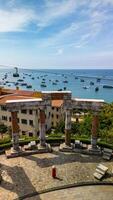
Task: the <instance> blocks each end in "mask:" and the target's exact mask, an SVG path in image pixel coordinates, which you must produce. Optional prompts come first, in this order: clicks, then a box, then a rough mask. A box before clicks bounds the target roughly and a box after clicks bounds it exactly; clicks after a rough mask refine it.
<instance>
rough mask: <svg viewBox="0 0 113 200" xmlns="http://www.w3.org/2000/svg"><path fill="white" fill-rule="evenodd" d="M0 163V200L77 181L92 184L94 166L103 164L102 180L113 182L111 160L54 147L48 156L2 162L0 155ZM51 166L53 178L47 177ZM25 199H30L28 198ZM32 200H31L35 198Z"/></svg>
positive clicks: (3, 157)
mask: <svg viewBox="0 0 113 200" xmlns="http://www.w3.org/2000/svg"><path fill="white" fill-rule="evenodd" d="M0 163H1V167H0V168H1V170H2V176H3V181H2V182H1V184H0V186H1V187H0V200H13V199H15V198H18V197H20V196H23V195H25V194H29V193H33V192H36V191H37V192H40V191H41V190H44V189H49V188H53V187H59V186H64V185H68V184H73V183H78V182H88V181H96V179H95V178H94V177H93V173H94V171H95V168H96V166H97V164H98V163H103V164H105V165H106V166H107V167H108V168H109V170H108V173H109V174H108V175H107V176H106V177H105V178H104V179H103V181H107V182H108V181H110V182H113V176H111V175H110V174H111V171H112V167H113V159H112V160H111V161H110V162H108V161H103V159H102V158H101V157H99V156H89V155H83V154H79V153H63V152H59V151H58V149H57V148H54V151H53V152H52V153H44V154H35V155H30V156H26V157H18V158H13V159H6V157H5V155H0ZM52 165H55V166H56V167H57V176H58V178H57V179H53V178H52V177H51V167H52ZM28 199H29V200H30V198H28ZM33 199H34V200H35V199H36V197H34V198H32V200H33ZM39 199H40V198H39ZM46 199H47V198H46ZM69 199H71V198H69ZM37 200H38V198H37ZM40 200H41V199H40ZM42 200H43V198H42Z"/></svg>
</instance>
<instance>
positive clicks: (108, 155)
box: [103, 148, 112, 160]
mask: <svg viewBox="0 0 113 200" xmlns="http://www.w3.org/2000/svg"><path fill="white" fill-rule="evenodd" d="M111 156H112V149H108V148H104V149H103V159H105V160H110V159H111Z"/></svg>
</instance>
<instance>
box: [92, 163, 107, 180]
mask: <svg viewBox="0 0 113 200" xmlns="http://www.w3.org/2000/svg"><path fill="white" fill-rule="evenodd" d="M107 171H108V167H106V166H105V165H103V164H99V165H98V166H97V168H96V171H95V173H94V174H93V175H94V177H95V178H96V179H98V180H101V179H102V178H103V177H104V176H105V174H106V173H107Z"/></svg>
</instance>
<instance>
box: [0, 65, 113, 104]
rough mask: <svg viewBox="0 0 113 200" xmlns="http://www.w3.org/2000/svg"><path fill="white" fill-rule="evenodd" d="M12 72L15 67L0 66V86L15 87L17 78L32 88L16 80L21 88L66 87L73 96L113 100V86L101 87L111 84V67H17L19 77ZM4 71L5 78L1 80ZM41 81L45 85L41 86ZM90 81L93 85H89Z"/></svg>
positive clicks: (55, 88)
mask: <svg viewBox="0 0 113 200" xmlns="http://www.w3.org/2000/svg"><path fill="white" fill-rule="evenodd" d="M14 72H15V69H9V68H8V69H6V68H3V69H2V68H0V86H3V87H6V88H16V86H15V85H14V83H16V82H18V79H23V82H24V83H27V84H28V85H32V88H29V89H28V88H26V86H21V84H22V83H23V82H18V83H19V85H18V86H19V88H20V89H23V90H35V91H41V90H59V89H62V90H64V89H66V90H71V91H72V95H73V97H80V98H95V99H104V100H105V101H106V102H113V88H103V85H110V86H113V70H111V69H103V70H100V69H99V70H97V69H96V70H89V69H85V70H83V69H81V70H79V69H69V70H62V69H61V70H59V69H54V70H53V69H45V70H42V69H38V70H32V69H19V75H20V77H13V73H14ZM6 73H7V78H6V79H5V80H3V79H4V75H5V74H6ZM81 79H82V80H81ZM98 79H99V80H98ZM6 81H7V82H8V83H6ZM42 82H44V85H46V87H41V84H43V83H42ZM90 82H93V84H94V85H90ZM96 87H98V88H99V90H98V91H95V88H96Z"/></svg>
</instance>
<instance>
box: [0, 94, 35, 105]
mask: <svg viewBox="0 0 113 200" xmlns="http://www.w3.org/2000/svg"><path fill="white" fill-rule="evenodd" d="M21 99H28V97H27V96H18V95H8V96H2V97H1V98H0V105H5V104H6V101H7V100H21ZM29 99H32V97H29Z"/></svg>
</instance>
